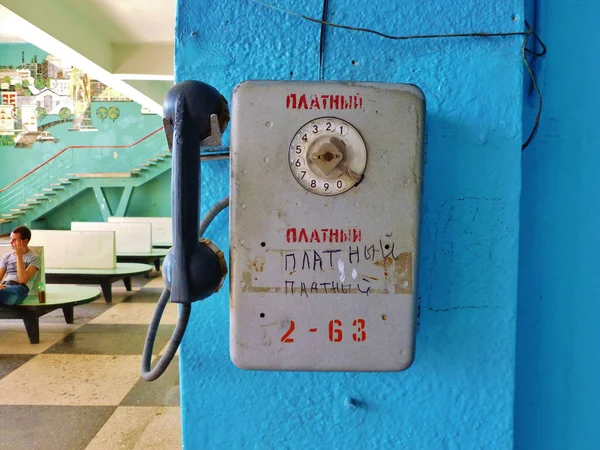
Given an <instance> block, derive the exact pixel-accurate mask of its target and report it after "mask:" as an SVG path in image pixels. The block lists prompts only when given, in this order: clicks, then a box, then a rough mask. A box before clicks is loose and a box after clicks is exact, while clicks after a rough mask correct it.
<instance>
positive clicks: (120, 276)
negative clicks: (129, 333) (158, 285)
mask: <svg viewBox="0 0 600 450" xmlns="http://www.w3.org/2000/svg"><path fill="white" fill-rule="evenodd" d="M151 271H152V266H150V265H148V264H140V263H117V265H116V266H115V268H114V269H84V268H81V269H51V268H48V269H46V279H47V280H48V282H49V283H58V284H63V283H64V284H71V283H77V284H99V285H100V288H101V289H102V294H103V295H104V300H105V301H106V303H111V302H112V284H113V283H114V282H115V281H120V280H123V284H124V285H125V289H127V290H128V291H131V277H132V276H134V275H146V274H148V273H150V272H151Z"/></svg>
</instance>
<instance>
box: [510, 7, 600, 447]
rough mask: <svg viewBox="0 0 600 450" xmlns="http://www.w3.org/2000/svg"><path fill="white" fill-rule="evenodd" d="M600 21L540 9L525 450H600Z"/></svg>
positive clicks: (524, 214) (528, 207)
mask: <svg viewBox="0 0 600 450" xmlns="http://www.w3.org/2000/svg"><path fill="white" fill-rule="evenodd" d="M599 20H600V3H599V2H598V1H597V0H582V1H579V2H576V3H571V2H564V1H561V0H541V1H540V2H539V7H538V29H539V30H540V33H541V36H542V38H543V39H544V42H545V43H546V45H547V47H548V55H547V57H545V58H543V59H541V60H539V61H538V63H537V64H538V67H537V72H538V74H539V80H540V85H541V88H542V92H543V98H544V111H543V114H542V118H541V122H540V130H539V133H538V136H537V138H536V140H535V141H534V143H533V145H532V146H531V148H529V149H527V150H526V151H525V153H524V155H523V195H522V208H521V254H520V267H519V272H520V273H519V326H518V342H519V346H518V347H517V348H518V352H517V395H516V400H515V411H516V412H515V433H516V435H515V447H516V448H517V449H519V450H564V449H576V450H597V449H598V448H600V419H599V414H598V408H599V405H600V331H599V328H598V318H599V317H600V301H599V293H600V276H599V272H600V271H599V269H598V260H599V256H598V255H599V254H600V232H599V230H600V206H599V201H598V199H599V198H600V181H599V180H600V175H599V173H600V135H599V134H598V120H599V119H600V112H599V110H598V104H599V103H600V93H599V91H598V82H599V80H600V64H599V63H598V60H599V55H600V53H599V52H598V44H597V43H598V40H599V39H600V28H599V27H598V21H599ZM534 114H535V112H534V111H529V115H530V116H531V115H534Z"/></svg>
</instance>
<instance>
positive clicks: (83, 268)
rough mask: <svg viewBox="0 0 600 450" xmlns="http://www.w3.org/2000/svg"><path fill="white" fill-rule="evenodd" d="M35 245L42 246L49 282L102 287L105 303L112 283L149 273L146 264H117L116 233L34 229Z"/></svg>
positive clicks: (149, 267) (110, 298)
mask: <svg viewBox="0 0 600 450" xmlns="http://www.w3.org/2000/svg"><path fill="white" fill-rule="evenodd" d="M31 242H32V244H35V245H39V246H43V247H44V253H45V267H46V270H45V276H46V280H47V281H48V283H58V284H63V283H66V284H71V283H77V284H100V286H101V288H102V293H103V294H104V300H105V301H106V302H107V303H110V302H112V283H113V282H115V281H118V280H123V282H124V284H125V288H126V289H127V290H128V291H131V277H132V276H133V275H138V274H147V273H150V272H151V271H152V266H150V265H147V264H134V263H117V257H116V242H115V232H114V231H68V230H35V231H34V232H33V233H32V238H31Z"/></svg>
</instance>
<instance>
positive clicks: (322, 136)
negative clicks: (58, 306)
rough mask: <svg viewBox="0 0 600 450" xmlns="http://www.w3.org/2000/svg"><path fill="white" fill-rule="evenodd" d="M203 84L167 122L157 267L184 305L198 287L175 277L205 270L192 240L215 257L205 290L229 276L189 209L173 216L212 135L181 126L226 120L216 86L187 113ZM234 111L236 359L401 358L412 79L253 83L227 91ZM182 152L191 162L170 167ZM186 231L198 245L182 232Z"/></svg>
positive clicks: (357, 365)
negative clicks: (168, 149)
mask: <svg viewBox="0 0 600 450" xmlns="http://www.w3.org/2000/svg"><path fill="white" fill-rule="evenodd" d="M185 83H194V84H195V86H206V85H203V84H202V83H199V82H185ZM174 89H175V88H174ZM211 89H212V88H211ZM201 91H202V89H197V91H194V92H193V94H194V95H198V97H195V98H188V97H190V94H192V91H191V90H186V91H181V90H180V91H179V92H177V94H176V97H177V98H178V99H179V100H176V101H175V102H174V103H175V104H176V105H177V104H179V105H180V106H179V111H180V113H181V114H180V116H178V115H177V111H178V109H177V108H175V116H174V118H173V120H171V121H170V122H169V123H170V124H172V126H173V128H174V133H173V164H174V166H173V204H172V207H173V219H174V225H173V227H174V230H173V232H174V250H173V255H172V257H170V258H169V260H168V261H167V263H166V264H165V266H166V270H165V277H166V278H167V282H170V283H171V285H170V286H171V289H172V290H173V295H175V292H178V294H177V295H178V296H179V298H180V300H179V301H180V302H183V303H185V304H186V306H187V303H189V302H191V301H194V300H195V299H193V298H192V297H193V296H194V294H193V293H191V292H188V293H187V294H186V292H187V291H181V288H178V287H177V286H178V285H180V286H181V285H186V283H187V285H189V286H191V285H193V284H194V283H195V282H192V281H191V280H192V279H195V277H202V276H203V273H202V272H201V271H200V270H202V269H200V266H199V264H200V262H199V261H197V262H196V266H197V267H196V269H197V270H198V271H196V272H194V270H196V269H194V267H193V264H189V263H187V265H186V261H192V260H193V256H191V255H194V254H198V253H199V250H198V248H205V249H206V252H205V254H206V255H209V254H210V255H214V256H208V259H209V260H210V261H212V262H211V263H210V265H211V267H213V269H214V272H213V275H214V280H213V281H211V282H210V283H209V284H210V285H211V287H209V288H208V289H207V290H206V292H209V293H212V292H214V290H215V289H217V288H218V286H219V283H220V282H221V278H220V277H221V275H222V274H223V272H224V264H223V262H222V261H221V260H222V255H219V251H218V250H216V249H214V246H213V247H211V245H212V244H210V243H206V242H205V243H204V244H198V239H197V236H196V235H194V232H195V231H197V230H198V226H197V223H198V218H197V210H193V211H187V216H186V217H187V219H186V218H184V219H178V217H182V216H181V214H182V212H181V211H182V209H184V210H187V209H188V208H189V206H190V205H191V204H194V205H197V204H198V203H199V200H198V199H199V184H198V182H199V176H200V175H199V152H198V146H199V145H201V141H202V139H207V138H208V136H207V135H206V132H204V133H200V132H198V131H195V132H192V131H188V130H187V129H188V127H189V128H190V130H194V129H195V130H198V129H200V128H202V127H205V129H207V128H208V127H210V115H211V114H214V115H215V116H213V119H212V120H213V127H212V129H213V130H215V128H216V127H215V125H214V124H215V122H216V120H215V119H216V117H220V118H221V120H220V121H219V123H221V124H222V123H223V122H224V121H225V117H226V114H225V113H224V112H223V110H221V109H219V108H221V107H222V106H223V104H224V103H223V102H224V100H219V101H218V102H216V99H217V97H216V95H217V94H218V93H217V94H215V93H214V92H212V91H211V97H210V98H213V101H214V104H213V106H212V108H213V110H210V108H208V109H205V110H203V112H202V113H201V114H199V115H198V116H197V117H194V118H192V115H191V114H188V115H186V114H185V108H184V107H183V106H182V105H183V104H187V105H188V108H194V105H197V104H198V102H200V103H201V102H203V101H204V100H202V98H201ZM186 96H187V97H186ZM178 102H179V103H178ZM231 116H232V124H231V149H230V159H231V165H230V167H231V177H230V180H231V181H230V183H231V184H230V200H229V204H230V262H229V268H230V296H231V301H230V354H231V359H232V361H233V363H234V364H236V365H237V366H238V367H240V368H244V369H257V370H314V371H396V370H403V369H405V368H407V367H408V366H409V365H410V364H411V363H412V361H413V358H414V347H415V346H414V341H415V331H416V323H417V309H418V305H417V296H416V277H417V261H418V258H417V253H418V241H419V223H420V199H421V190H422V189H421V187H422V175H421V174H422V164H423V155H424V148H423V147H424V146H423V140H424V127H425V125H424V117H425V100H424V96H423V94H422V92H421V91H420V90H419V89H418V88H417V87H415V86H413V85H406V84H389V83H366V82H365V83H362V82H290V81H247V82H243V83H241V84H240V85H238V86H237V87H236V88H235V90H234V92H233V96H232V107H231ZM178 117H180V118H178ZM192 121H203V123H202V124H195V123H191V122H192ZM205 131H206V130H205ZM221 131H222V130H221ZM188 142H189V145H188ZM178 151H180V152H183V151H185V152H188V153H190V155H191V154H193V155H192V156H189V157H184V156H179V157H178V155H177V152H178ZM184 158H187V159H185V162H183V165H184V166H185V167H183V166H180V165H178V161H179V162H182V161H184ZM178 170H179V171H181V173H180V174H177V173H176V172H177V171H178ZM194 171H195V175H194ZM186 177H189V178H186ZM195 177H198V178H195ZM188 179H189V180H191V181H188ZM188 221H189V223H188ZM192 221H195V223H196V225H193V224H192ZM188 231H190V235H193V237H194V239H193V242H192V238H190V237H188V238H187V241H186V242H185V243H184V242H183V241H182V240H181V238H180V239H178V236H180V235H186V233H187V232H188ZM178 245H179V247H178ZM178 253H179V255H180V256H179V257H178ZM219 258H221V259H219ZM202 264H205V263H202ZM217 274H218V275H217ZM178 289H179V290H178ZM187 289H188V290H189V288H187ZM182 295H188V297H187V298H188V300H185V301H184V300H181V298H182V297H181V296H182ZM174 300H175V301H177V299H175V298H174ZM165 301H166V300H165ZM176 331H177V330H176ZM146 369H149V360H148V364H147V367H146Z"/></svg>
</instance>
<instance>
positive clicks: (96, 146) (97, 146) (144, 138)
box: [0, 127, 164, 193]
mask: <svg viewBox="0 0 600 450" xmlns="http://www.w3.org/2000/svg"><path fill="white" fill-rule="evenodd" d="M163 128H164V127H160V128H159V129H157V130H154V131H153V132H152V133H150V134H147V135H146V136H144V137H143V138H141V139H139V140H138V141H136V142H134V143H133V144H129V145H70V146H68V147H65V148H63V149H62V150H61V151H60V152H58V153H57V154H56V155H54V156H53V157H52V158H50V159H48V160H46V161H44V162H43V163H42V164H40V165H39V166H37V167H36V168H35V169H32V170H30V171H29V172H27V173H26V174H25V175H23V176H22V177H21V178H19V179H17V180H15V181H13V182H12V183H10V184H9V185H8V186H5V187H3V188H2V189H0V193H2V192H4V191H6V190H7V189H8V188H10V187H11V186H14V185H15V184H17V183H18V182H19V181H21V180H23V179H24V178H27V177H28V176H29V175H31V174H33V173H34V172H36V171H38V170H40V169H41V168H42V167H44V166H45V165H47V164H49V163H50V162H51V161H52V160H54V159H56V158H57V157H59V156H60V155H62V154H63V153H64V152H66V151H67V150H70V149H74V148H113V149H116V148H129V147H133V146H135V145H137V144H139V143H140V142H142V141H145V140H146V139H148V138H149V137H150V136H153V135H155V134H156V133H158V132H159V131H162V130H163Z"/></svg>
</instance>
